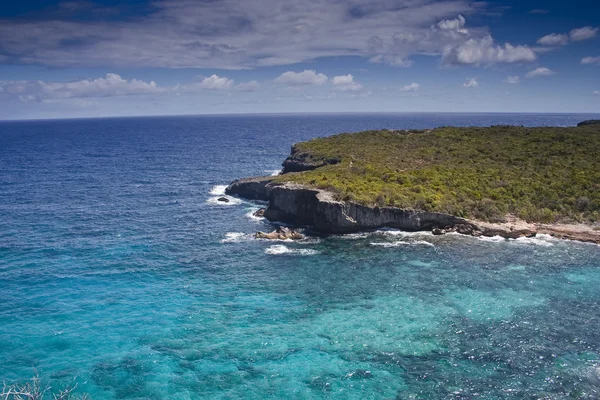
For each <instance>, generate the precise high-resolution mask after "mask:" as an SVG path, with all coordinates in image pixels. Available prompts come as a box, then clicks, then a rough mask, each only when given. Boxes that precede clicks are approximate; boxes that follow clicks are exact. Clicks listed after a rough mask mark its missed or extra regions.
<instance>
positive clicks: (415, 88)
mask: <svg viewBox="0 0 600 400" xmlns="http://www.w3.org/2000/svg"><path fill="white" fill-rule="evenodd" d="M420 88H421V85H419V84H418V83H415V82H413V83H411V84H410V85H406V86H404V87H402V89H400V90H401V91H403V92H416V91H418V90H419V89H420Z"/></svg>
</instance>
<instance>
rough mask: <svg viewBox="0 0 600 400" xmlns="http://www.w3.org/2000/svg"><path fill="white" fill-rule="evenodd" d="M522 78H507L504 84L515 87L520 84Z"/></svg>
mask: <svg viewBox="0 0 600 400" xmlns="http://www.w3.org/2000/svg"><path fill="white" fill-rule="evenodd" d="M519 81H520V78H519V77H518V76H507V77H506V79H505V80H504V82H506V83H511V84H513V85H516V84H517V83H519Z"/></svg>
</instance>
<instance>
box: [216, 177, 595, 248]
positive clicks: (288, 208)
mask: <svg viewBox="0 0 600 400" xmlns="http://www.w3.org/2000/svg"><path fill="white" fill-rule="evenodd" d="M225 192H226V193H227V194H228V195H233V196H239V197H242V198H246V199H250V200H261V201H266V202H268V205H267V208H266V209H265V212H264V216H265V218H266V219H268V220H269V221H277V222H286V223H290V224H292V225H296V226H308V227H310V228H311V229H313V230H315V231H317V232H319V233H324V234H346V233H356V232H362V231H369V230H374V229H380V228H393V229H400V230H403V231H408V232H415V231H431V232H433V233H434V234H436V235H443V234H446V233H451V232H457V233H460V234H464V235H470V236H487V237H493V236H500V237H503V238H506V239H516V238H519V237H533V236H535V235H537V234H548V235H551V236H553V237H556V238H559V239H564V240H575V241H580V242H588V243H595V244H599V245H600V225H598V226H595V225H586V224H561V223H556V224H541V223H528V222H526V221H523V220H520V219H517V218H514V217H510V216H509V217H507V221H506V222H502V223H491V222H485V221H477V220H471V219H466V218H461V217H457V216H453V215H450V214H443V213H433V212H425V211H416V210H405V209H401V208H396V207H377V206H374V207H373V206H366V205H361V204H357V203H353V202H347V201H338V200H335V197H334V194H333V193H331V192H328V191H326V190H323V189H317V188H311V187H308V186H304V185H299V184H293V183H280V182H277V181H276V180H275V177H273V176H259V177H251V178H243V179H239V180H236V181H234V182H232V183H231V184H230V185H229V186H228V187H227V189H226V190H225Z"/></svg>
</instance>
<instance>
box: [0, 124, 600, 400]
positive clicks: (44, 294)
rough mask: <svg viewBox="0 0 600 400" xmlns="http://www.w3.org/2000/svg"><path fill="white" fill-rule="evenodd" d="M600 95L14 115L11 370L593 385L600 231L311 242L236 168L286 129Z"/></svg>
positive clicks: (333, 127) (498, 386)
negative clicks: (428, 105)
mask: <svg viewBox="0 0 600 400" xmlns="http://www.w3.org/2000/svg"><path fill="white" fill-rule="evenodd" d="M592 117H596V118H598V116H597V115H596V116H592V115H533V114H522V115H510V114H489V115H486V114H397V115H390V114H382V115H376V114H370V115H359V114H354V115H350V114H348V115H289V116H282V115H279V116H277V115H274V116H273V115H272V116H268V115H264V116H202V117H163V118H158V117H157V118H120V119H89V120H60V121H29V122H27V121H22V122H0V381H2V380H3V381H7V382H12V381H17V380H24V379H27V378H30V377H32V376H33V375H34V374H35V373H36V371H37V373H38V374H39V376H40V377H41V378H42V379H43V380H44V381H46V382H50V383H51V384H52V386H53V387H55V388H56V387H61V386H62V385H67V384H73V383H77V384H78V391H79V392H87V393H89V394H90V395H91V396H92V398H93V399H238V398H246V399H267V398H274V399H276V398H293V399H319V398H336V399H394V398H396V399H472V398H480V399H522V398H528V399H542V398H543V399H567V398H569V399H570V398H585V399H596V398H600V332H599V328H600V289H599V288H600V246H596V245H590V244H583V243H576V242H566V241H559V240H555V239H552V238H549V237H538V238H535V239H519V240H511V241H506V240H503V239H497V238H492V239H488V240H481V239H477V238H470V237H463V236H458V235H446V236H443V237H434V236H432V235H430V234H427V233H413V234H405V233H402V232H397V231H385V230H383V231H378V232H372V233H365V234H355V235H349V236H331V237H313V238H311V239H309V240H307V241H305V242H301V243H286V242H275V243H273V242H268V241H258V240H254V239H252V236H251V235H252V234H253V233H254V232H255V231H257V230H268V229H270V228H271V226H270V224H269V223H268V222H266V221H264V220H260V219H256V218H252V217H251V212H252V211H253V210H256V209H257V208H258V205H257V204H255V203H252V202H247V201H241V200H237V199H232V201H231V202H230V203H228V204H227V205H225V204H222V203H218V202H217V201H216V197H217V196H218V195H219V194H220V193H222V190H223V185H226V184H227V183H229V182H230V181H231V180H233V179H236V178H239V177H245V176H250V175H263V174H269V173H272V172H274V171H277V170H278V169H279V168H280V164H281V162H282V161H283V159H284V158H285V157H286V156H287V155H288V153H289V149H290V145H291V144H292V143H294V142H298V141H302V140H307V139H310V138H314V137H319V136H326V135H330V134H335V133H339V132H346V131H357V130H364V129H375V128H396V129H403V128H428V127H435V126H440V125H482V126H485V125H491V124H517V125H530V126H531V125H561V126H562V125H565V126H567V125H574V124H576V123H577V122H579V121H580V120H583V119H588V118H592Z"/></svg>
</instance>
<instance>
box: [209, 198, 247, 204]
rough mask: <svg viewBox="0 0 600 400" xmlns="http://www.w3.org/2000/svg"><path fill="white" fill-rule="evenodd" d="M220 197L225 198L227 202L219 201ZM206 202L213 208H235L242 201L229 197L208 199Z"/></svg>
mask: <svg viewBox="0 0 600 400" xmlns="http://www.w3.org/2000/svg"><path fill="white" fill-rule="evenodd" d="M221 197H225V198H226V199H227V200H229V201H228V202H224V201H219V199H220V198H221ZM206 202H207V203H208V204H211V205H213V206H237V205H239V204H242V201H241V200H240V199H236V198H235V197H231V196H218V197H209V198H208V199H207V200H206Z"/></svg>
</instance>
